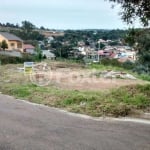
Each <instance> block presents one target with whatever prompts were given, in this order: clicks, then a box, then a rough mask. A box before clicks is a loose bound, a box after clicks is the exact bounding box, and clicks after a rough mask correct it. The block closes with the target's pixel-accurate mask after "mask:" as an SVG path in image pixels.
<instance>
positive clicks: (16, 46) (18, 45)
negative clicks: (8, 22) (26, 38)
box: [0, 32, 23, 52]
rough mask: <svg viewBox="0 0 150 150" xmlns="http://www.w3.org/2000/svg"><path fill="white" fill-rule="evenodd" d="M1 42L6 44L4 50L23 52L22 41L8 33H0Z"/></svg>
mask: <svg viewBox="0 0 150 150" xmlns="http://www.w3.org/2000/svg"><path fill="white" fill-rule="evenodd" d="M3 40H5V41H6V43H7V44H8V48H7V49H6V50H19V51H21V52H23V40H22V39H21V38H19V37H17V36H16V35H14V34H10V33H8V32H0V42H2V41H3Z"/></svg>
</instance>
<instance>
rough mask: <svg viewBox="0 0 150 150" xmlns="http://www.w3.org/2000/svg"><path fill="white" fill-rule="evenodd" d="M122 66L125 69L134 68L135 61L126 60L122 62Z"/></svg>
mask: <svg viewBox="0 0 150 150" xmlns="http://www.w3.org/2000/svg"><path fill="white" fill-rule="evenodd" d="M122 67H123V68H125V69H134V67H135V63H133V62H131V61H126V62H124V63H123V64H122Z"/></svg>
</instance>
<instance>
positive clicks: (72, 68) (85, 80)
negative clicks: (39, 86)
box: [0, 62, 146, 90]
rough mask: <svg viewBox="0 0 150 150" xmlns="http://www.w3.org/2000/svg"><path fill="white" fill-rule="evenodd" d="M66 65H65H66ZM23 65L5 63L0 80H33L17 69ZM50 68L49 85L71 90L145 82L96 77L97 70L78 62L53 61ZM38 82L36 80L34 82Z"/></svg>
mask: <svg viewBox="0 0 150 150" xmlns="http://www.w3.org/2000/svg"><path fill="white" fill-rule="evenodd" d="M64 66H65V67H64ZM18 67H23V65H5V66H1V71H0V80H1V81H2V83H4V81H8V82H16V83H20V84H22V83H25V82H32V81H31V80H30V79H29V78H30V77H29V76H28V75H24V74H23V72H20V71H18V70H17V68H18ZM50 68H51V69H50V70H49V71H48V72H47V79H46V82H48V86H51V85H53V86H56V87H58V88H62V89H70V90H109V89H113V88H118V87H121V86H126V85H133V84H143V83H146V82H145V81H142V80H139V79H136V80H131V79H106V78H102V77H96V76H95V75H94V73H95V72H96V70H90V69H86V68H84V67H83V66H81V65H78V64H67V63H59V62H53V63H51V64H50ZM34 83H36V81H35V82H34Z"/></svg>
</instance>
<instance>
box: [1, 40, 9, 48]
mask: <svg viewBox="0 0 150 150" xmlns="http://www.w3.org/2000/svg"><path fill="white" fill-rule="evenodd" d="M1 48H2V49H3V50H5V49H6V48H8V44H7V42H6V41H5V40H3V41H2V43H1Z"/></svg>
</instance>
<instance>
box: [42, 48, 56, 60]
mask: <svg viewBox="0 0 150 150" xmlns="http://www.w3.org/2000/svg"><path fill="white" fill-rule="evenodd" d="M42 56H43V57H45V58H47V59H52V60H54V59H56V56H55V54H54V53H52V52H51V51H50V50H42Z"/></svg>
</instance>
